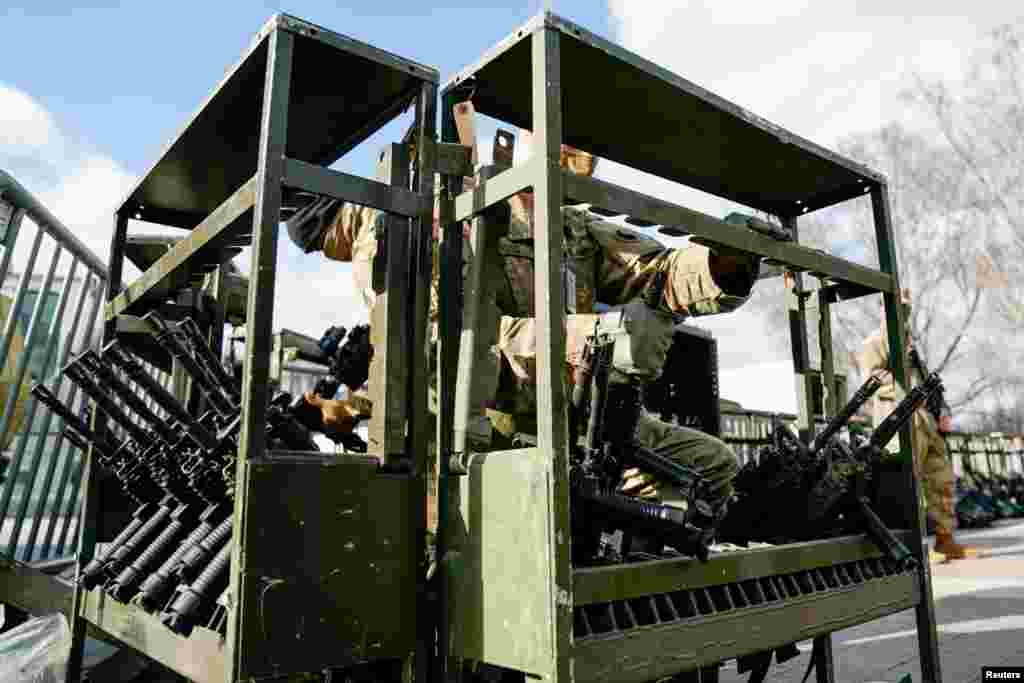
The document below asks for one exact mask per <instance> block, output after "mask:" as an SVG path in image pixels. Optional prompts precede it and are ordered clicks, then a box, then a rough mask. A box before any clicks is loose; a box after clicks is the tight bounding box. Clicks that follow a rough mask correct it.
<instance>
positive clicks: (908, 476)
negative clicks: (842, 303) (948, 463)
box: [871, 183, 942, 683]
mask: <svg viewBox="0 0 1024 683" xmlns="http://www.w3.org/2000/svg"><path fill="white" fill-rule="evenodd" d="M871 207H872V210H873V215H874V222H875V240H876V243H877V245H878V265H879V268H880V269H881V270H882V272H884V273H888V274H889V275H890V276H891V277H892V281H893V291H891V292H885V293H884V294H883V299H884V301H885V323H886V329H887V330H888V332H889V359H890V361H889V362H890V367H891V371H892V374H893V376H894V377H895V378H896V381H897V382H899V383H900V384H901V385H902V386H904V387H906V386H907V379H908V377H907V368H908V364H907V356H906V343H905V339H904V337H905V329H904V327H903V311H902V306H900V280H899V266H898V264H897V260H896V241H895V238H894V236H893V226H892V216H891V214H890V213H889V192H888V188H887V187H886V186H885V184H884V183H878V184H877V185H875V186H874V187H873V188H872V189H871ZM912 431H913V430H912V429H911V428H910V424H909V423H908V424H907V425H905V426H904V427H903V429H902V430H901V431H900V434H899V439H900V459H901V460H902V462H903V470H904V481H905V482H906V486H907V489H908V493H909V495H910V496H911V500H913V501H915V502H916V505H915V506H914V509H915V510H916V511H917V519H913V520H907V521H908V522H910V523H911V528H912V530H913V532H914V533H913V536H914V538H913V541H912V542H911V544H910V549H911V550H912V551H913V552H914V554H915V555H916V556H917V559H918V563H919V565H920V568H919V569H918V577H919V584H920V590H921V602H920V603H918V605H917V610H916V611H917V642H918V650H919V653H920V660H921V676H922V677H923V678H924V681H925V683H942V671H941V668H940V664H939V641H938V635H937V630H936V624H935V605H934V603H933V602H932V597H931V596H932V575H931V566H930V564H929V562H928V546H927V543H926V542H925V535H926V520H925V512H924V507H923V501H922V500H921V490H920V484H919V482H918V481H917V477H916V476H915V475H914V472H915V471H916V467H915V455H914V449H913V443H912V439H913V435H912Z"/></svg>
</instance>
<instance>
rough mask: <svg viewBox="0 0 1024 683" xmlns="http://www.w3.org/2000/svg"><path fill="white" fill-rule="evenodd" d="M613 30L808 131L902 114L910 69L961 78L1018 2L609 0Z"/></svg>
mask: <svg viewBox="0 0 1024 683" xmlns="http://www.w3.org/2000/svg"><path fill="white" fill-rule="evenodd" d="M608 7H609V12H610V14H611V16H612V19H613V20H614V25H615V27H616V35H614V36H613V40H615V41H616V42H619V43H621V44H623V45H624V46H625V47H627V48H628V49H631V50H634V51H636V52H637V53H638V54H640V55H641V56H643V57H646V58H647V59H650V60H652V61H654V62H656V63H657V64H659V65H661V66H663V67H666V68H668V69H670V70H672V71H674V72H676V73H678V74H679V75H681V76H683V77H684V78H687V79H689V80H692V81H694V82H695V83H697V84H698V85H701V86H703V87H705V88H708V89H709V90H711V91H713V92H715V93H717V94H720V95H722V96H723V97H726V98H727V99H730V100H733V101H735V102H736V103H737V104H740V105H742V106H744V107H747V108H749V109H750V110H751V111H753V112H754V113H756V114H758V115H759V116H762V117H764V118H766V119H768V120H770V121H773V122H775V123H778V124H779V125H781V126H783V127H785V128H787V129H789V130H791V131H793V132H795V133H797V134H799V135H802V136H804V137H808V138H810V139H811V140H813V141H815V142H818V143H820V144H824V145H826V146H828V145H832V144H834V143H835V141H836V140H837V139H838V138H840V137H842V136H843V135H846V134H849V133H852V132H857V131H861V130H868V129H871V128H875V127H877V126H879V125H880V124H882V123H883V122H885V121H888V120H892V119H896V118H903V117H905V116H906V114H907V112H905V111H904V110H903V107H902V106H901V104H900V103H899V101H898V99H897V97H896V96H897V94H898V92H899V90H900V89H901V87H903V86H905V85H908V84H909V81H907V80H906V79H905V78H903V76H904V74H906V73H907V72H908V71H911V70H912V71H915V72H918V73H921V74H922V75H924V76H925V77H935V76H943V77H947V78H948V77H953V78H955V77H958V76H959V75H961V68H962V67H961V64H962V60H963V57H964V56H965V55H966V54H967V51H968V50H969V49H970V47H971V46H972V45H974V44H975V43H976V42H977V39H978V37H979V36H980V35H981V34H982V33H983V32H984V31H986V30H988V29H989V28H991V27H994V26H995V25H996V24H998V23H1000V22H1003V21H1009V20H1012V19H1014V18H1015V16H1016V11H1015V10H1013V9H1012V7H1013V6H1012V5H1011V4H1008V3H1007V4H1003V3H976V4H975V5H972V6H971V7H970V8H968V10H967V11H969V12H970V15H969V16H957V14H962V13H963V12H964V11H965V9H964V8H963V7H962V6H960V5H955V4H953V3H951V2H938V3H936V2H927V3H926V2H924V1H923V0H911V1H909V2H904V3H900V4H898V5H893V4H892V3H888V2H882V1H881V0H868V1H865V2H859V3H849V4H845V5H844V4H842V3H840V4H836V3H809V2H806V1H805V0H790V1H787V2H781V3H749V2H742V1H741V0H714V1H713V2H712V1H710V0H709V1H708V2H696V1H693V2H677V3H674V4H672V3H637V2H629V1H628V0H609V3H608Z"/></svg>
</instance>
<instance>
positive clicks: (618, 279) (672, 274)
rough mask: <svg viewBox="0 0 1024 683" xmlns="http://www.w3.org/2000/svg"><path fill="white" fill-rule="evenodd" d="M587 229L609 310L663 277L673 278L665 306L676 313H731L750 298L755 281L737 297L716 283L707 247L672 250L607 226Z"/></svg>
mask: <svg viewBox="0 0 1024 683" xmlns="http://www.w3.org/2000/svg"><path fill="white" fill-rule="evenodd" d="M588 227H589V231H590V234H591V236H592V237H593V239H594V240H595V241H596V243H597V244H598V245H599V247H600V249H601V258H600V259H599V260H598V266H597V267H598V273H597V283H596V285H597V299H598V301H601V302H603V303H606V304H610V305H616V304H622V303H627V302H629V301H632V300H633V299H635V298H637V297H638V296H641V295H642V294H643V292H644V290H645V289H646V288H647V287H648V286H649V284H650V283H651V281H652V280H653V278H654V276H655V275H657V274H658V273H662V272H663V273H665V274H666V275H667V276H668V277H667V279H666V287H665V293H664V301H663V304H664V306H665V307H666V308H667V309H668V310H670V311H672V312H673V313H679V314H683V315H687V316H698V315H710V314H714V313H728V312H729V311H732V310H735V309H737V308H739V307H740V306H742V305H743V304H744V303H745V302H746V301H747V299H748V298H749V297H750V289H751V286H752V285H753V280H751V282H750V283H749V284H748V286H746V287H745V288H744V289H743V290H742V291H734V292H726V291H725V290H724V289H722V287H721V286H720V285H719V283H717V282H716V281H715V278H714V276H713V275H712V272H711V260H710V258H711V251H710V250H709V249H708V248H707V247H704V246H700V245H696V244H694V245H691V246H688V247H685V248H682V249H669V248H667V247H665V246H664V245H663V244H661V243H660V242H659V241H658V240H656V239H654V238H653V237H648V236H647V235H644V234H643V233H641V232H638V231H636V230H630V229H628V228H625V227H622V226H619V225H615V224H613V223H609V222H607V221H601V220H590V222H589V226H588ZM752 267H753V266H752Z"/></svg>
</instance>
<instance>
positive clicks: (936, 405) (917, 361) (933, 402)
mask: <svg viewBox="0 0 1024 683" xmlns="http://www.w3.org/2000/svg"><path fill="white" fill-rule="evenodd" d="M907 356H908V357H909V358H910V364H911V365H912V366H913V367H914V369H915V370H917V372H918V373H919V374H920V375H921V378H922V379H923V378H925V377H930V376H931V374H932V373H930V372H928V366H926V365H925V363H924V359H923V358H921V354H920V353H918V352H917V348H916V347H913V346H912V347H910V351H908V352H907ZM924 405H925V409H926V410H927V411H928V412H929V413H931V415H932V417H934V418H935V419H936V420H938V419H940V418H941V417H942V416H943V415H944V414H946V415H948V414H950V412H951V411H950V408H949V403H947V402H946V388H945V387H944V386H942V385H940V386H939V389H938V390H937V391H935V392H934V393H933V394H932V395H931V396H929V397H928V400H927V401H926V402H925V404H924Z"/></svg>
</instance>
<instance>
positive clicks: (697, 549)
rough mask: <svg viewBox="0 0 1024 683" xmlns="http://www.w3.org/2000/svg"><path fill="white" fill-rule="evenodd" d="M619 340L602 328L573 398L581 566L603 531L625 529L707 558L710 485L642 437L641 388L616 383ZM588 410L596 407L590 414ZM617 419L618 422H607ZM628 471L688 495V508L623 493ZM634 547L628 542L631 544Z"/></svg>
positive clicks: (577, 552) (572, 476)
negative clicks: (700, 523)
mask: <svg viewBox="0 0 1024 683" xmlns="http://www.w3.org/2000/svg"><path fill="white" fill-rule="evenodd" d="M613 346H614V343H613V342H611V341H609V340H607V339H606V338H603V337H601V336H600V335H598V333H597V330H596V329H595V333H594V336H593V337H591V338H590V340H589V341H588V344H587V349H586V351H585V353H584V363H583V368H582V369H581V374H580V376H579V377H578V378H577V382H576V387H575V390H574V392H573V401H572V427H573V432H574V440H573V445H574V449H573V451H574V452H573V456H572V464H571V467H570V484H571V487H572V498H573V505H574V507H575V509H576V511H577V514H576V515H574V519H575V520H577V521H576V523H575V524H574V526H575V528H574V530H573V536H574V554H575V555H576V561H577V563H584V562H587V561H591V560H593V559H594V557H595V555H596V554H597V551H598V549H599V546H600V537H601V533H602V532H603V531H606V530H616V529H618V530H621V531H622V532H623V534H624V536H627V537H631V536H632V535H633V534H638V535H640V536H643V537H647V538H651V539H654V540H655V541H656V543H660V544H661V545H662V546H664V545H669V546H671V547H673V548H675V549H676V550H678V551H680V552H682V553H684V554H687V555H690V556H694V557H698V558H700V559H701V560H702V561H706V560H707V559H708V556H709V546H710V545H711V541H712V539H713V536H714V527H713V525H710V526H709V527H705V528H699V527H697V526H695V524H694V521H695V520H696V519H697V518H698V517H699V516H700V515H706V516H708V517H711V516H713V513H712V512H711V510H710V506H709V505H708V504H707V503H706V502H705V501H704V500H702V499H700V495H701V494H702V492H703V488H704V486H703V480H702V479H701V477H700V475H699V474H698V473H697V472H696V471H695V470H693V469H691V468H689V467H687V466H685V465H682V464H680V463H677V462H674V461H672V460H670V459H668V458H665V457H663V456H660V455H658V454H657V453H654V452H653V451H651V450H650V449H648V448H645V447H643V446H642V445H640V444H639V443H638V442H637V440H636V428H637V422H638V420H639V418H640V413H641V411H642V410H643V404H642V400H643V398H642V396H641V390H640V386H639V385H638V384H636V383H628V384H621V385H615V386H612V387H610V386H609V373H610V370H611V358H612V351H613ZM585 406H589V409H588V410H587V409H586V408H585ZM584 414H586V422H585V423H586V435H585V439H584V443H583V444H582V445H580V444H578V437H579V430H580V427H581V426H582V425H583V424H584V417H583V416H584ZM611 414H614V415H615V420H614V424H612V423H611V421H609V420H607V419H606V416H607V415H611ZM627 467H638V468H640V469H642V470H645V471H648V472H653V473H655V474H657V475H658V476H659V477H660V478H662V479H664V480H667V481H668V482H670V483H671V484H672V485H674V486H676V487H678V488H679V489H681V490H682V491H683V492H684V496H685V498H686V499H687V508H686V509H685V510H684V509H681V508H677V507H672V506H668V505H662V504H660V503H652V502H647V501H643V500H639V499H637V498H631V497H628V496H625V495H622V494H619V493H617V492H616V488H617V487H618V485H619V483H620V481H621V477H622V473H623V471H624V470H625V469H626V468H627ZM625 545H626V546H627V547H628V541H627V542H626V544H625Z"/></svg>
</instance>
